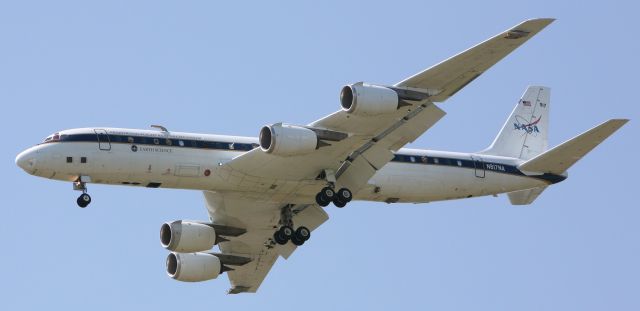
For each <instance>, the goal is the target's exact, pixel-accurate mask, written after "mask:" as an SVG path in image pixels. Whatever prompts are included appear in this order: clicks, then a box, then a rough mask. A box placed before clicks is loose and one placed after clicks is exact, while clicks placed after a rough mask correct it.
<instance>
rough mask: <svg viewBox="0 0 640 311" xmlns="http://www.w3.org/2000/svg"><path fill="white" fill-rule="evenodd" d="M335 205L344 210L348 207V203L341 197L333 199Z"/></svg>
mask: <svg viewBox="0 0 640 311" xmlns="http://www.w3.org/2000/svg"><path fill="white" fill-rule="evenodd" d="M333 205H335V206H336V207H339V208H343V207H345V206H346V205H347V202H345V201H342V199H341V198H339V197H336V198H335V199H333Z"/></svg>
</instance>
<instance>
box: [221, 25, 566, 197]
mask: <svg viewBox="0 0 640 311" xmlns="http://www.w3.org/2000/svg"><path fill="white" fill-rule="evenodd" d="M552 21H553V20H552V19H536V20H529V21H525V22H523V23H521V24H519V25H517V26H515V27H513V28H511V29H509V30H507V31H505V32H503V33H501V34H499V35H497V36H495V37H493V38H491V39H489V40H488V41H485V42H483V43H481V44H479V45H477V46H475V47H473V48H471V49H469V50H467V51H465V52H462V53H460V54H458V55H456V56H454V57H453V58H450V59H448V60H446V61H444V62H442V63H440V64H438V65H436V66H434V67H432V68H430V69H427V70H425V71H423V72H421V73H419V74H417V75H414V76H412V77H410V78H408V79H406V80H404V81H402V82H399V83H398V84H396V85H395V86H393V87H391V88H395V89H394V90H395V91H396V92H400V93H401V92H406V93H403V94H409V95H411V94H416V93H417V94H419V95H425V94H426V95H427V96H424V97H420V96H417V97H415V98H413V99H412V100H407V101H405V102H404V103H405V104H406V105H405V106H403V107H401V108H399V109H398V110H397V111H395V112H393V113H386V114H379V115H356V114H351V113H348V112H346V111H343V110H340V111H337V112H334V113H333V114H331V115H328V116H326V117H324V118H322V119H320V120H317V121H315V122H312V123H310V124H308V125H307V127H308V128H312V129H314V130H320V131H325V130H326V131H329V132H332V133H338V134H340V135H345V136H346V138H344V139H341V140H338V141H328V142H325V145H324V146H322V147H321V148H319V149H318V150H316V151H314V152H311V153H307V154H304V155H291V156H279V155H273V154H269V153H265V152H263V151H262V150H261V149H260V148H255V149H253V150H251V151H249V152H247V153H245V154H242V155H240V156H238V157H236V158H234V159H232V160H231V161H229V162H228V163H225V164H224V165H222V166H221V167H220V168H219V173H220V174H222V175H224V176H230V177H229V182H230V183H235V186H236V188H239V189H244V188H246V190H247V191H263V192H265V193H275V192H286V193H291V192H292V189H294V188H295V189H302V188H304V187H305V186H307V187H308V188H313V187H315V192H317V191H319V189H320V188H318V184H320V183H319V182H316V183H315V184H314V181H315V180H316V179H317V177H318V176H319V175H320V174H321V173H322V172H323V170H327V169H329V170H332V171H335V175H336V178H337V184H338V185H337V186H338V187H347V188H349V189H351V191H352V192H353V193H354V194H356V193H357V191H358V190H361V189H363V188H365V187H366V183H367V181H368V180H369V179H370V178H371V177H372V176H373V175H374V174H375V172H376V171H377V170H379V169H380V168H382V167H383V166H384V165H385V164H386V163H388V162H389V161H390V160H391V159H393V152H394V151H397V150H398V149H400V148H401V147H402V146H404V145H405V144H407V143H409V142H412V141H413V140H415V139H416V138H418V137H419V136H420V135H422V134H423V133H424V132H425V131H426V130H428V129H429V128H430V127H431V126H433V125H434V124H435V123H436V122H437V121H438V120H440V119H441V118H442V117H443V116H444V115H445V112H444V111H442V110H441V109H440V108H438V107H437V106H436V105H435V104H434V103H433V102H434V101H443V100H444V99H446V98H448V97H449V96H451V95H453V93H455V92H456V91H457V90H459V89H460V88H462V87H464V86H465V85H466V84H467V83H469V82H471V80H472V79H473V78H474V76H477V75H478V74H480V73H482V72H484V71H485V70H487V69H488V68H489V67H491V66H492V65H494V64H495V63H496V62H497V61H499V60H500V59H502V58H503V57H504V56H506V55H507V54H509V53H510V52H511V51H513V50H514V49H515V48H516V47H518V46H520V45H521V44H522V43H524V42H525V41H527V40H528V39H529V38H531V37H533V35H535V34H536V33H538V32H539V31H540V30H541V29H542V28H544V27H545V26H546V25H548V24H549V23H551V22H552ZM412 92H413V93H412ZM400 93H398V94H400ZM409 97H411V96H409ZM280 189H283V190H280ZM298 193H300V192H298ZM305 200H307V201H306V202H308V203H312V202H313V200H312V199H310V198H305Z"/></svg>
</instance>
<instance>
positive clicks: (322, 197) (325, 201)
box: [316, 187, 336, 207]
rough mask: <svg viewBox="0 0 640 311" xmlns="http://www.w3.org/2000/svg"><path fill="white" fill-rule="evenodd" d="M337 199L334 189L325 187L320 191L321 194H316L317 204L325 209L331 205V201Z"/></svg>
mask: <svg viewBox="0 0 640 311" xmlns="http://www.w3.org/2000/svg"><path fill="white" fill-rule="evenodd" d="M335 197H336V192H335V191H333V189H332V188H330V187H324V188H322V190H320V192H318V194H316V203H318V205H320V206H322V207H325V206H327V205H329V203H331V201H333V199H334V198H335Z"/></svg>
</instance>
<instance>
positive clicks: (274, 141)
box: [260, 123, 319, 156]
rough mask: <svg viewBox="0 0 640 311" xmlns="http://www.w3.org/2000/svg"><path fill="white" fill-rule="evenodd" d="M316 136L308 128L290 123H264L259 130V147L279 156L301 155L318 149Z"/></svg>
mask: <svg viewBox="0 0 640 311" xmlns="http://www.w3.org/2000/svg"><path fill="white" fill-rule="evenodd" d="M318 143H319V140H318V136H317V135H316V133H315V132H314V131H312V130H310V129H308V128H305V127H302V126H297V125H290V124H281V123H278V124H273V125H266V126H264V127H263V128H262V129H261V130H260V149H262V151H264V152H266V153H271V154H275V155H281V156H291V155H302V154H307V153H311V152H313V151H314V150H316V149H318V147H319V145H318Z"/></svg>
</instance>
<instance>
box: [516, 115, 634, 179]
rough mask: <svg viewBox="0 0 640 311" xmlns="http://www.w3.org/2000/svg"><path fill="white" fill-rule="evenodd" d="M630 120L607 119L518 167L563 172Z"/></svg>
mask: <svg viewBox="0 0 640 311" xmlns="http://www.w3.org/2000/svg"><path fill="white" fill-rule="evenodd" d="M628 121H629V120H627V119H611V120H609V121H606V122H604V123H602V124H600V125H598V126H596V127H594V128H592V129H590V130H588V131H586V132H584V133H582V134H580V135H578V136H576V137H574V138H572V139H570V140H568V141H566V142H564V143H562V144H560V145H558V146H556V147H553V149H551V150H549V151H547V152H545V153H543V154H541V155H539V156H537V157H535V158H533V159H531V160H529V161H527V162H524V163H522V164H521V165H520V166H519V167H518V168H519V169H520V170H522V171H527V172H540V173H553V174H562V173H564V172H565V171H566V170H567V169H569V167H571V166H572V165H574V164H575V163H576V162H578V160H580V159H582V157H584V156H585V155H586V154H587V153H589V151H591V150H593V148H595V147H596V146H598V145H599V144H600V143H602V142H603V141H604V140H605V139H607V138H608V137H609V136H611V135H612V134H613V133H615V132H616V131H617V130H618V129H620V128H621V127H622V126H623V125H625V124H626V123H627V122H628Z"/></svg>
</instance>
